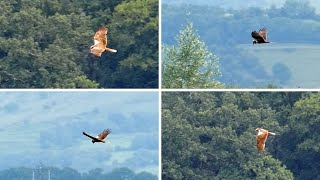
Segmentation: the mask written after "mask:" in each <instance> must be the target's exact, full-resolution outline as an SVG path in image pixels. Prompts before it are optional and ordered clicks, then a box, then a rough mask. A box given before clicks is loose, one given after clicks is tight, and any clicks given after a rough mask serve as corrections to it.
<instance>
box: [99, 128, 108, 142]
mask: <svg viewBox="0 0 320 180" xmlns="http://www.w3.org/2000/svg"><path fill="white" fill-rule="evenodd" d="M110 133H111V130H110V129H106V130H104V131H103V132H102V133H100V134H99V135H98V136H97V137H96V138H97V139H99V140H103V139H104V138H106V137H107V136H108V135H109V134H110Z"/></svg>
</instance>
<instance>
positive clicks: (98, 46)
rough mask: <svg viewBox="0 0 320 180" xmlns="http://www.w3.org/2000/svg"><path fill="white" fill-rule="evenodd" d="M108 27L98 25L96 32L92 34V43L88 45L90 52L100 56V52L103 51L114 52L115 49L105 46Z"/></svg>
mask: <svg viewBox="0 0 320 180" xmlns="http://www.w3.org/2000/svg"><path fill="white" fill-rule="evenodd" d="M107 34H108V29H107V28H105V27H100V28H99V29H98V30H97V32H96V34H95V35H94V38H93V39H94V45H92V46H91V47H90V52H91V53H92V54H94V55H96V56H99V57H101V54H102V53H103V52H104V51H107V52H111V53H116V52H117V50H115V49H111V48H107V45H108V39H107Z"/></svg>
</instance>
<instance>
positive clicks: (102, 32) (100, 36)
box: [93, 27, 108, 47]
mask: <svg viewBox="0 0 320 180" xmlns="http://www.w3.org/2000/svg"><path fill="white" fill-rule="evenodd" d="M107 32H108V29H107V28H105V27H100V28H99V29H98V30H97V32H96V34H95V35H94V38H93V39H94V45H97V44H100V43H101V44H102V45H103V47H105V46H106V44H107Z"/></svg>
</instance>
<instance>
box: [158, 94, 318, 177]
mask: <svg viewBox="0 0 320 180" xmlns="http://www.w3.org/2000/svg"><path fill="white" fill-rule="evenodd" d="M162 102H163V103H162V167H163V168H162V178H163V179H168V180H171V179H186V178H189V179H286V180H287V179H301V180H302V179H319V178H320V171H319V169H320V165H319V163H318V159H319V158H320V153H319V149H320V148H319V142H318V139H319V138H320V136H319V133H318V132H319V129H320V116H319V115H320V94H319V93H313V92H255V93H252V92H163V95H162ZM258 127H261V128H265V129H268V130H270V131H272V132H275V133H276V135H275V136H272V137H269V138H268V140H267V142H266V149H265V151H264V153H259V152H258V151H257V148H256V137H255V135H256V132H255V129H256V128H258Z"/></svg>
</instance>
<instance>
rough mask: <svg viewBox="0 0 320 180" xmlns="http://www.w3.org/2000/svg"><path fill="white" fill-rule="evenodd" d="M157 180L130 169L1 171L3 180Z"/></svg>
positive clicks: (19, 169)
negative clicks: (109, 170)
mask: <svg viewBox="0 0 320 180" xmlns="http://www.w3.org/2000/svg"><path fill="white" fill-rule="evenodd" d="M33 177H34V178H35V179H38V180H47V179H49V177H50V179H51V180H80V179H81V180H126V179H131V180H157V179H158V178H157V176H155V175H152V174H150V173H146V172H140V173H135V172H133V171H132V170H130V169H128V168H117V169H114V170H112V171H111V172H109V173H104V172H103V169H99V168H98V169H93V170H90V171H89V172H87V173H80V172H78V171H76V170H74V169H72V168H62V169H61V168H56V167H41V166H39V167H38V168H24V167H21V168H11V169H7V170H3V171H0V179H1V180H22V179H32V178H33Z"/></svg>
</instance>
